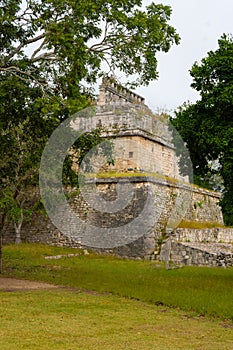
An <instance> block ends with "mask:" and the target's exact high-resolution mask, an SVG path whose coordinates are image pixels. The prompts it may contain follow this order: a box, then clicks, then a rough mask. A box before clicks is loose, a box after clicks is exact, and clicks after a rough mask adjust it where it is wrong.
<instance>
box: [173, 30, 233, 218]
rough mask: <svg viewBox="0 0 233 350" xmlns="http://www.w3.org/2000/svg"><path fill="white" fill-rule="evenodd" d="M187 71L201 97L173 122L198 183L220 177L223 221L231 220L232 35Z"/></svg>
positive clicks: (232, 153)
mask: <svg viewBox="0 0 233 350" xmlns="http://www.w3.org/2000/svg"><path fill="white" fill-rule="evenodd" d="M218 44H219V47H218V49H217V50H216V51H210V52H208V54H207V57H206V58H204V59H202V61H201V63H200V64H198V63H195V64H194V65H193V67H192V69H191V71H190V74H191V76H192V78H193V83H192V87H193V88H194V89H196V90H197V91H198V92H199V93H200V100H198V101H197V102H196V103H194V104H184V105H183V106H182V107H181V108H180V109H179V110H178V111H177V113H176V118H175V119H173V124H174V125H175V127H176V129H177V130H178V131H179V133H180V135H181V136H182V138H183V139H184V141H185V142H186V143H187V147H188V149H189V152H190V156H191V159H192V163H193V168H194V174H195V179H196V182H197V183H198V184H201V185H203V184H204V185H207V186H208V187H213V188H214V189H215V188H216V181H213V179H214V176H215V177H216V175H217V181H220V179H222V180H223V186H224V189H223V198H222V201H221V205H222V209H223V213H224V219H225V223H226V224H227V225H232V224H233V37H232V36H226V35H223V36H222V37H221V38H220V40H219V41H218Z"/></svg>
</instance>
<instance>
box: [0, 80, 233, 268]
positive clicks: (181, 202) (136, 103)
mask: <svg viewBox="0 0 233 350" xmlns="http://www.w3.org/2000/svg"><path fill="white" fill-rule="evenodd" d="M84 114H85V113H84ZM83 124H86V125H89V126H90V128H91V129H92V130H94V129H96V128H100V129H101V130H102V136H103V137H105V138H106V140H108V142H110V143H111V147H112V152H113V155H112V158H113V160H114V161H113V162H111V163H110V162H108V161H106V159H105V160H103V157H102V158H101V155H96V154H95V155H94V156H93V162H92V163H93V167H92V169H91V171H89V173H88V172H87V171H86V173H87V174H85V175H88V176H87V177H86V183H85V186H84V189H83V191H82V189H81V193H80V194H79V195H78V196H76V197H75V198H73V199H72V200H70V207H71V208H72V210H73V212H75V214H76V215H77V216H78V217H79V218H80V222H81V224H80V225H76V226H74V224H73V223H72V222H71V223H70V225H71V226H72V225H73V227H74V230H73V232H74V233H73V234H71V235H66V234H64V233H62V232H60V231H59V230H58V229H57V228H56V227H55V226H54V225H53V224H52V223H51V222H50V220H49V219H48V218H44V217H42V216H40V215H38V214H37V215H35V217H34V218H33V220H32V222H31V223H26V224H24V227H23V229H22V239H23V240H24V241H28V242H44V243H48V244H52V245H61V246H71V247H82V248H85V249H94V250H97V251H99V252H107V253H111V254H116V255H119V256H123V257H129V258H142V259H152V260H154V259H159V260H165V261H173V262H174V263H177V264H185V265H192V264H194V265H208V266H231V265H233V258H232V244H231V243H232V241H233V229H226V228H224V227H223V226H224V224H223V217H222V213H221V208H220V206H219V204H218V203H219V199H220V194H219V193H216V192H213V191H209V190H207V189H203V188H200V187H197V186H195V185H192V184H191V182H192V179H191V177H192V174H191V173H190V176H187V175H186V176H183V175H182V174H181V171H180V169H179V162H178V158H177V155H176V149H175V148H176V146H175V144H174V137H173V136H172V135H173V133H172V131H171V128H170V126H169V121H168V119H167V117H166V116H165V115H156V114H154V113H153V112H152V111H151V110H150V109H149V108H148V106H147V105H146V104H145V100H144V98H143V97H141V96H139V95H138V94H136V93H134V92H132V91H130V90H128V89H126V88H125V87H123V86H121V85H120V84H118V83H117V82H116V81H115V80H114V79H113V78H105V79H103V81H102V84H101V86H100V90H99V96H98V100H97V102H96V104H95V106H94V112H92V113H90V114H88V115H84V116H82V115H78V116H77V120H76V121H75V122H74V128H75V127H76V128H77V129H78V128H79V125H83ZM103 147H104V145H103ZM84 168H85V166H84ZM93 174H94V175H93ZM94 191H95V196H94V194H93V193H94ZM93 198H94V199H93ZM96 198H97V200H96ZM102 202H103V204H101V203H102ZM100 204H101V205H102V207H101V205H100ZM98 205H99V206H98ZM61 215H62V214H61ZM4 239H5V241H6V242H10V241H12V240H13V239H12V238H11V236H10V235H8V236H6V237H4Z"/></svg>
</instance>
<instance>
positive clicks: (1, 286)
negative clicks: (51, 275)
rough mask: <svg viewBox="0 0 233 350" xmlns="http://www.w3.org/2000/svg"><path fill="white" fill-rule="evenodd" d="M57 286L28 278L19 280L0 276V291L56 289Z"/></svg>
mask: <svg viewBox="0 0 233 350" xmlns="http://www.w3.org/2000/svg"><path fill="white" fill-rule="evenodd" d="M56 288H59V286H55V285H53V284H49V283H44V282H34V281H28V280H20V279H16V278H6V277H0V291H5V292H13V291H17V290H42V289H56Z"/></svg>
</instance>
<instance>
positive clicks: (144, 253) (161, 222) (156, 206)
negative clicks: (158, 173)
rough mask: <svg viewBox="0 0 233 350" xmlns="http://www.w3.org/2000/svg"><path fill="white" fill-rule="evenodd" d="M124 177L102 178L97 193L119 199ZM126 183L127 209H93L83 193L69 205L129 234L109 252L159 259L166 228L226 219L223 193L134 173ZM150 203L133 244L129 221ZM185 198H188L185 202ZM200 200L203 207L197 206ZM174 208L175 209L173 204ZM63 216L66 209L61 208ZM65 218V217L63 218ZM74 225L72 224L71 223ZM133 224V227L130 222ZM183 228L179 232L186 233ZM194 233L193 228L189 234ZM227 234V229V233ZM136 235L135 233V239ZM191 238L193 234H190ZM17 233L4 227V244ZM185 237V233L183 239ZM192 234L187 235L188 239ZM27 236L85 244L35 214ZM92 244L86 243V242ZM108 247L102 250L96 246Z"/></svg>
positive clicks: (85, 218) (26, 226) (97, 223)
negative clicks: (185, 222)
mask: <svg viewBox="0 0 233 350" xmlns="http://www.w3.org/2000/svg"><path fill="white" fill-rule="evenodd" d="M118 181H119V179H117V178H102V179H98V182H97V190H98V193H99V194H100V195H101V196H102V197H103V198H104V199H105V200H106V201H107V202H108V201H110V202H111V201H114V200H115V199H116V198H117V191H116V186H117V183H118ZM120 181H121V183H122V186H124V181H125V184H126V185H127V183H128V181H130V182H131V184H132V186H133V191H132V198H131V199H130V201H129V203H128V204H127V205H126V206H125V208H124V209H123V210H121V211H120V212H116V213H102V212H100V211H98V210H95V209H93V208H91V206H90V204H89V203H87V202H86V201H85V200H84V199H83V198H82V196H81V195H79V196H77V197H76V198H74V199H72V201H71V202H70V206H71V208H72V210H73V211H75V213H76V215H77V216H78V217H79V218H81V219H82V220H83V221H84V222H87V223H88V224H89V225H94V226H97V227H100V228H101V227H105V228H108V227H109V228H110V229H111V228H112V227H115V228H116V229H117V230H118V231H119V233H120V234H121V235H122V236H123V235H126V244H124V245H121V246H119V247H115V248H112V249H106V250H105V251H107V252H110V253H114V254H117V255H121V256H126V257H133V258H147V259H149V258H150V259H154V258H156V255H157V252H158V249H159V245H158V242H159V240H160V239H161V237H162V236H163V235H164V234H165V232H166V231H167V230H171V229H174V227H175V226H174V225H175V224H178V223H179V221H180V220H181V219H182V218H183V216H184V218H185V219H186V220H193V221H195V220H196V221H202V222H204V221H206V222H218V223H219V224H222V214H221V210H220V207H219V206H218V205H217V203H218V200H219V196H218V195H217V194H216V193H214V192H209V191H206V190H202V189H198V188H196V187H192V186H189V185H184V184H180V183H178V182H169V181H168V180H165V179H163V178H149V177H138V176H129V177H127V178H121V179H120ZM148 201H149V202H150V206H149V209H147V211H146V216H144V217H143V220H141V221H139V225H137V227H136V228H135V229H134V230H135V232H130V237H131V238H132V240H131V242H130V243H128V241H127V239H128V237H129V232H128V230H129V228H128V227H126V225H127V223H128V224H130V223H131V222H132V221H134V220H135V219H136V218H137V217H139V216H140V214H141V213H142V211H143V209H144V207H145V205H146V203H148ZM185 201H186V202H185ZM197 201H200V202H202V205H201V206H195V203H196V202H197ZM174 208H175V209H174ZM61 215H62V213H61ZM64 219H65V218H64ZM71 224H72V223H71ZM129 227H130V226H129ZM82 230H83V227H82V225H80V226H79V227H77V237H80V236H82ZM178 232H180V233H179V234H180V237H181V236H182V235H183V236H182V237H185V233H181V231H179V230H178ZM190 235H191V233H190ZM222 236H224V233H222ZM134 237H136V238H135V239H134ZM186 237H189V236H188V233H186ZM14 239H15V234H14V230H13V228H12V227H11V226H9V227H8V228H7V227H6V228H5V234H4V243H11V242H14ZM182 239H183V238H182ZM187 239H188V238H187ZM22 240H23V241H26V242H42V243H47V244H51V245H60V246H69V247H81V245H80V244H79V243H78V240H75V239H74V238H73V237H67V236H64V235H63V234H62V233H61V232H59V231H58V229H57V228H55V227H54V225H53V224H52V223H51V222H50V220H49V219H48V218H47V217H45V216H43V215H39V214H37V213H35V214H34V215H33V219H32V221H31V222H28V223H25V224H24V225H23V228H22ZM85 248H87V247H85ZM97 250H98V251H101V252H102V251H104V250H103V249H97Z"/></svg>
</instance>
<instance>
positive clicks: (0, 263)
mask: <svg viewBox="0 0 233 350" xmlns="http://www.w3.org/2000/svg"><path fill="white" fill-rule="evenodd" d="M0 273H2V230H1V233H0Z"/></svg>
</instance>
